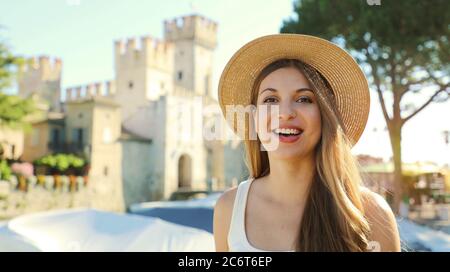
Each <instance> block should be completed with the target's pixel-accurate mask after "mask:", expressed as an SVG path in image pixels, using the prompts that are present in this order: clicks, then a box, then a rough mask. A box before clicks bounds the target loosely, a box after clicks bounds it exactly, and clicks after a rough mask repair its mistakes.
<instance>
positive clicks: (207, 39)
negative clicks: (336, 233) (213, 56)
mask: <svg viewBox="0 0 450 272" xmlns="http://www.w3.org/2000/svg"><path fill="white" fill-rule="evenodd" d="M164 39H165V40H167V41H177V40H184V39H195V40H196V41H197V42H199V43H200V44H202V45H204V46H206V47H208V48H211V49H214V48H215V47H216V44H217V23H216V22H214V21H213V20H210V19H208V18H206V17H203V16H200V15H189V16H183V17H179V18H175V19H172V20H166V21H164Z"/></svg>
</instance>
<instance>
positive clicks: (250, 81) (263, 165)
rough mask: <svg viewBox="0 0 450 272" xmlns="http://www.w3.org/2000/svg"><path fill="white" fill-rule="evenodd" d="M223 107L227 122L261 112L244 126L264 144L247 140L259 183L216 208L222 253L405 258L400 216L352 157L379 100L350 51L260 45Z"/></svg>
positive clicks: (236, 63) (237, 71)
mask: <svg viewBox="0 0 450 272" xmlns="http://www.w3.org/2000/svg"><path fill="white" fill-rule="evenodd" d="M253 75H256V76H253ZM219 101H220V103H221V107H222V110H223V111H224V115H225V116H227V115H226V109H227V107H226V106H229V105H244V106H247V105H254V106H255V107H256V112H257V114H256V115H253V117H252V118H249V119H247V120H249V121H250V120H251V121H252V122H251V123H250V124H245V122H244V124H245V125H246V126H247V127H248V129H246V132H247V133H251V130H252V129H253V128H254V130H255V131H256V134H257V135H258V137H257V139H251V138H250V137H247V136H248V135H249V134H246V135H244V138H243V140H244V143H245V147H246V153H247V165H248V168H249V172H250V177H249V179H247V180H246V181H244V182H242V183H241V184H239V186H238V187H237V188H232V189H230V190H228V191H227V192H225V193H224V194H223V195H222V196H221V197H220V198H219V200H218V202H217V204H216V207H215V213H214V235H215V241H216V250H218V251H293V250H296V251H352V252H358V251H373V250H377V251H378V250H381V251H399V250H400V242H399V235H398V230H397V225H396V222H395V217H394V215H393V213H392V211H391V210H390V208H389V206H388V205H387V204H386V202H385V201H384V199H382V198H381V197H379V196H378V195H376V194H374V193H372V192H370V191H369V190H367V189H365V188H364V187H362V182H361V177H360V174H359V171H358V167H357V164H356V161H355V159H354V158H353V156H352V154H351V152H350V150H351V147H352V146H353V145H354V144H355V143H356V142H357V141H358V139H359V137H360V135H361V134H362V131H363V130H364V127H365V124H366V122H367V116H368V112H369V94H368V86H367V81H366V79H365V77H364V75H363V74H362V72H361V70H360V68H359V67H358V65H357V64H356V63H355V62H354V60H353V59H352V58H351V57H350V56H349V55H348V54H347V53H346V52H345V51H344V50H342V49H340V48H339V47H337V46H335V45H334V44H332V43H330V42H328V41H325V40H322V39H319V38H316V37H312V36H305V35H296V34H279V35H271V36H265V37H262V38H259V39H257V40H254V41H252V42H250V43H249V44H247V45H245V46H244V47H243V48H241V49H240V50H239V51H238V52H237V53H236V54H235V55H234V56H233V58H232V59H231V60H230V62H229V63H228V64H227V66H226V68H225V70H224V72H223V74H222V77H221V81H220V85H219ZM266 107H268V108H269V111H264V110H263V109H264V108H266ZM261 111H262V114H261ZM265 113H266V114H265ZM228 121H230V124H231V127H232V128H233V129H234V130H235V131H236V130H237V127H236V124H240V122H234V120H228ZM249 121H248V122H249ZM252 123H253V124H254V125H252ZM266 136H267V137H266ZM274 142H275V143H276V144H275V145H274V144H273V143H274Z"/></svg>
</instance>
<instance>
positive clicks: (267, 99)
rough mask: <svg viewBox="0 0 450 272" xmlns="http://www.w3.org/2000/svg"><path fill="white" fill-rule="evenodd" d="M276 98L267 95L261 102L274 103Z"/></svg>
mask: <svg viewBox="0 0 450 272" xmlns="http://www.w3.org/2000/svg"><path fill="white" fill-rule="evenodd" d="M277 101H278V100H277V99H276V98H275V97H267V98H265V99H264V100H263V103H275V102H277Z"/></svg>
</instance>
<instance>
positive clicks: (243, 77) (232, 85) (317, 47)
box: [219, 34, 370, 144]
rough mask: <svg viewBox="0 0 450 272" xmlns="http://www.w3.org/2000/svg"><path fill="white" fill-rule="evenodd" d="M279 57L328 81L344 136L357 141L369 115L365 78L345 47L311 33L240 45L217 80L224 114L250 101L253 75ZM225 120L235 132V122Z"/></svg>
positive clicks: (264, 39)
mask: <svg viewBox="0 0 450 272" xmlns="http://www.w3.org/2000/svg"><path fill="white" fill-rule="evenodd" d="M279 59H298V60H300V61H302V62H304V63H307V64H309V65H310V66H312V67H313V68H315V69H316V70H317V71H318V72H319V73H320V74H321V75H322V76H323V77H324V78H325V79H326V80H327V81H328V83H329V84H330V86H331V88H332V91H333V93H334V96H335V102H336V107H337V110H338V112H339V113H340V115H341V118H342V122H343V125H344V127H345V130H346V132H347V136H348V137H349V139H350V140H351V141H352V143H353V144H356V142H357V141H358V140H359V138H360V136H361V134H362V133H363V131H364V128H365V126H366V123H367V119H368V116H369V107H370V96H369V87H368V84H367V79H366V77H365V76H364V73H363V72H362V71H361V68H360V67H359V66H358V64H357V63H356V62H355V60H354V59H353V58H352V57H351V56H350V55H349V54H348V53H347V52H346V51H345V50H343V49H341V48H340V47H338V46H337V45H335V44H333V43H331V42H329V41H327V40H324V39H321V38H317V37H314V36H308V35H300V34H275V35H268V36H263V37H260V38H257V39H255V40H253V41H251V42H249V43H247V44H246V45H244V46H243V47H241V48H240V49H239V50H238V51H237V52H236V53H235V54H234V55H233V57H232V58H231V59H230V60H229V61H228V63H227V65H226V66H225V69H224V70H223V72H222V76H221V78H220V81H219V103H220V107H221V108H222V113H223V114H224V116H225V117H226V116H227V112H226V106H227V105H234V106H236V105H242V106H247V105H249V104H250V103H251V90H252V87H253V84H254V82H255V79H256V77H257V76H258V74H259V73H260V72H261V71H262V69H263V68H264V67H266V66H267V65H269V64H270V63H272V62H274V61H276V60H279ZM227 121H228V122H229V125H230V126H231V128H232V129H233V130H234V132H235V133H236V132H237V131H238V130H237V122H236V121H232V120H227ZM246 131H247V129H246Z"/></svg>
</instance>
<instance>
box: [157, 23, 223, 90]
mask: <svg viewBox="0 0 450 272" xmlns="http://www.w3.org/2000/svg"><path fill="white" fill-rule="evenodd" d="M164 39H165V40H166V41H170V42H174V44H175V56H174V58H175V60H174V61H175V63H174V75H173V76H174V83H175V85H176V86H180V87H182V88H185V89H187V90H190V91H193V92H195V93H196V94H198V95H205V96H211V94H212V93H213V92H214V91H213V90H212V67H213V51H214V49H215V48H216V44H217V23H216V22H213V21H211V20H209V19H207V18H205V17H202V16H199V15H190V16H184V17H181V18H175V19H173V20H169V21H165V22H164Z"/></svg>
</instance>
